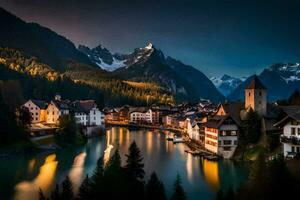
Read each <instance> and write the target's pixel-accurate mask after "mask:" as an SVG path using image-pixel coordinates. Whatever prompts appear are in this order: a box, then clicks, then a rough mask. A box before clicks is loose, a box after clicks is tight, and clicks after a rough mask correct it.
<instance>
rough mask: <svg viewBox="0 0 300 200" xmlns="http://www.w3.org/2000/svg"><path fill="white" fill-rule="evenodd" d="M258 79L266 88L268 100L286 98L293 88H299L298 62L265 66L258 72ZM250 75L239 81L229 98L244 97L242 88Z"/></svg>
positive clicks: (299, 67) (299, 70)
mask: <svg viewBox="0 0 300 200" xmlns="http://www.w3.org/2000/svg"><path fill="white" fill-rule="evenodd" d="M258 77H259V79H260V80H261V81H262V83H263V84H264V85H265V87H266V88H267V89H268V100H269V101H276V100H279V99H286V98H288V97H289V96H290V95H291V94H292V93H293V91H294V90H295V89H299V88H300V66H299V64H298V63H277V64H274V65H272V66H270V67H267V68H266V69H264V70H263V71H262V72H261V73H260V74H259V76H258ZM251 79H252V76H251V77H249V78H247V79H246V80H245V81H244V82H243V83H241V84H240V85H239V86H238V87H237V88H236V89H235V90H234V91H233V92H232V93H231V94H230V95H229V96H228V99H230V100H238V99H243V98H244V88H245V86H246V85H247V84H249V82H250V80H251Z"/></svg>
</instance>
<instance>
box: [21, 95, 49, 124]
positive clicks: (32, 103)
mask: <svg viewBox="0 0 300 200" xmlns="http://www.w3.org/2000/svg"><path fill="white" fill-rule="evenodd" d="M23 106H24V107H26V108H28V110H29V112H30V114H31V117H32V121H31V122H32V123H40V122H44V121H46V108H47V103H46V102H45V101H40V100H33V99H30V100H28V101H27V102H26V103H25V104H23Z"/></svg>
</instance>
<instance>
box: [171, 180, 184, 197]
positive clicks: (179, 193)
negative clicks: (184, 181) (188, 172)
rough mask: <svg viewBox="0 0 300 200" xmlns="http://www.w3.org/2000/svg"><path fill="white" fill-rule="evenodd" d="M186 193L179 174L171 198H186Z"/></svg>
mask: <svg viewBox="0 0 300 200" xmlns="http://www.w3.org/2000/svg"><path fill="white" fill-rule="evenodd" d="M186 199H187V197H186V193H185V191H184V189H183V187H182V185H181V178H180V176H179V174H177V177H176V181H175V183H174V192H173V194H172V196H171V199H170V200H186Z"/></svg>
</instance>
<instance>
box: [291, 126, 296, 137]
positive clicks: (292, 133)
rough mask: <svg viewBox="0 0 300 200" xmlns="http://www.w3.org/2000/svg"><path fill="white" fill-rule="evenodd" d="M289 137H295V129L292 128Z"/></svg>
mask: <svg viewBox="0 0 300 200" xmlns="http://www.w3.org/2000/svg"><path fill="white" fill-rule="evenodd" d="M291 135H296V128H294V127H293V128H292V129H291Z"/></svg>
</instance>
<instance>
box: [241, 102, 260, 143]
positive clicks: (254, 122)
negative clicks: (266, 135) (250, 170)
mask: <svg viewBox="0 0 300 200" xmlns="http://www.w3.org/2000/svg"><path fill="white" fill-rule="evenodd" d="M260 127H261V126H260V119H259V116H258V114H257V112H255V111H254V110H253V109H252V108H250V110H249V111H248V113H247V116H246V119H245V120H244V121H243V122H242V131H243V137H244V139H245V140H246V141H245V142H246V143H251V144H255V143H257V142H258V140H259V137H260V135H261V134H260V133H261V130H260Z"/></svg>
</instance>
